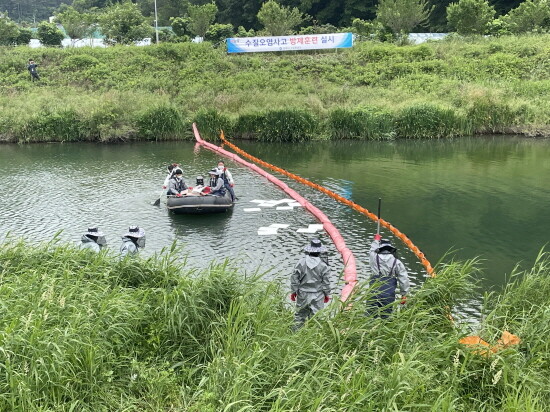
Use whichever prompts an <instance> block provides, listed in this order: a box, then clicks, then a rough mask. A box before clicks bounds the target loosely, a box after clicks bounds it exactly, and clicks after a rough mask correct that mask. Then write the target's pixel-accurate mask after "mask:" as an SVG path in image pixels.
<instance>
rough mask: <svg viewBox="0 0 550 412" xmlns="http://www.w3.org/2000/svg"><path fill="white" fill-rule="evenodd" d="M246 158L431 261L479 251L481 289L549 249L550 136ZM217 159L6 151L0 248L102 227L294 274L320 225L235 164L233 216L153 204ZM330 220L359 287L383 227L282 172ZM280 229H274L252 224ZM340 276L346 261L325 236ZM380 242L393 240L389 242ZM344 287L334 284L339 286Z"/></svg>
mask: <svg viewBox="0 0 550 412" xmlns="http://www.w3.org/2000/svg"><path fill="white" fill-rule="evenodd" d="M237 144H238V145H239V146H240V147H241V148H243V149H244V150H246V151H248V152H249V153H251V154H253V155H255V156H257V157H260V158H262V159H264V160H266V161H268V162H270V163H273V164H276V165H278V166H281V167H283V168H285V169H287V170H289V171H291V172H293V173H296V174H298V175H300V176H303V177H306V178H308V179H310V180H312V181H313V182H315V183H318V184H320V185H323V186H325V187H327V188H329V189H331V190H333V191H335V192H337V193H339V194H341V195H343V196H345V197H347V198H349V199H352V200H353V201H354V202H356V203H359V204H360V205H362V206H364V207H366V208H368V209H370V210H371V211H373V212H376V208H377V203H378V198H379V197H381V198H382V217H383V218H384V219H386V220H388V221H389V222H391V223H392V224H393V225H394V226H396V227H397V228H399V229H400V230H401V231H402V232H403V233H405V234H406V235H407V236H409V238H411V240H412V241H413V242H414V243H415V244H416V245H417V246H418V247H419V248H420V249H421V250H422V251H423V252H424V253H425V254H426V256H427V257H428V259H429V260H430V261H431V262H432V264H435V263H437V261H438V260H439V259H441V258H442V257H443V256H444V255H445V254H447V253H449V252H450V251H451V254H450V255H449V254H448V255H447V257H445V260H449V259H451V257H456V258H460V259H466V258H472V257H475V256H479V257H480V258H481V259H482V260H481V265H482V267H483V280H482V284H483V285H484V287H485V288H486V289H490V288H493V287H499V286H501V285H503V284H504V283H505V282H506V280H507V277H508V275H509V274H510V272H511V271H512V270H513V268H514V266H515V265H516V264H518V263H519V264H520V266H521V267H524V268H528V267H530V266H532V263H533V262H534V260H535V258H536V256H537V254H538V252H539V251H540V249H541V248H542V247H543V246H544V245H545V244H546V243H547V242H548V241H549V240H550V235H549V230H550V213H549V205H550V140H536V139H527V138H519V137H475V138H461V139H455V140H441V141H427V140H424V141H405V140H400V141H394V142H362V141H361V142H359V141H341V142H314V143H303V144H292V145H291V144H261V143H257V142H248V141H247V142H237ZM217 160H218V157H217V156H216V155H214V154H213V153H211V152H209V151H206V150H204V149H198V148H196V147H195V145H194V144H193V143H190V142H163V143H126V144H120V145H98V144H87V143H77V144H32V145H1V146H0V190H1V191H2V193H3V195H2V197H1V198H0V239H2V238H4V236H5V235H6V234H7V233H9V234H10V236H12V237H14V236H15V237H24V238H26V239H28V240H30V241H31V242H38V241H47V240H50V239H51V238H52V237H53V236H54V235H55V234H56V233H57V232H58V231H60V230H62V232H61V233H60V234H59V235H58V236H59V238H60V239H61V240H62V241H67V242H71V243H73V244H76V243H77V242H78V241H79V239H80V236H81V234H82V233H83V232H84V231H85V230H86V228H87V227H88V226H91V225H97V226H99V227H100V229H102V230H103V231H104V232H105V233H106V235H107V240H108V243H109V247H110V248H111V249H112V250H113V251H114V252H116V251H117V250H118V247H119V244H120V236H121V235H122V234H123V233H124V232H125V230H126V229H127V227H128V226H129V225H133V224H137V225H139V226H141V227H143V228H144V229H145V231H146V234H147V245H146V248H145V249H144V251H143V252H144V255H145V256H148V255H151V254H153V253H156V252H160V251H162V249H163V248H169V247H170V246H171V245H172V242H173V241H177V245H178V249H177V253H179V254H180V255H181V256H182V257H185V258H187V261H188V264H189V265H191V266H193V267H197V268H201V267H205V266H206V265H208V264H209V262H210V261H211V260H212V259H216V260H219V261H222V260H223V259H225V258H231V262H233V263H232V264H234V265H236V266H238V267H239V268H241V269H242V270H244V272H245V273H246V274H247V275H248V274H253V273H256V272H258V271H259V272H260V273H264V274H265V276H266V277H281V278H287V277H288V274H289V273H290V271H291V269H292V267H293V265H294V263H295V262H296V260H297V259H298V257H299V256H300V253H301V249H302V248H303V247H304V246H305V244H307V243H308V241H309V239H310V238H311V237H312V236H314V235H312V234H305V233H299V232H297V229H299V228H305V227H307V226H308V225H309V224H315V223H317V222H316V221H315V219H314V218H313V217H312V216H311V215H309V214H308V213H307V212H306V211H305V210H303V208H293V209H292V210H277V209H276V207H261V209H262V210H261V211H259V212H249V211H245V209H248V208H253V207H256V204H255V203H253V202H251V201H252V200H280V199H283V198H287V197H288V196H286V195H285V194H284V193H283V192H281V191H280V190H279V189H277V188H276V187H274V186H273V185H272V184H271V183H269V182H268V181H267V180H265V179H264V178H262V177H259V176H258V175H256V174H254V173H252V172H251V171H249V170H248V169H246V168H244V167H242V166H240V165H237V164H234V163H232V162H229V161H228V162H227V164H228V166H229V168H230V170H231V171H232V173H233V175H234V178H235V180H236V187H235V189H236V192H237V196H238V197H239V201H238V203H237V204H236V206H235V209H234V211H232V212H230V213H227V214H220V215H210V216H176V215H173V214H170V213H168V211H167V210H166V209H165V208H164V207H163V206H161V207H155V206H152V205H151V203H152V202H153V201H154V200H155V199H156V198H158V195H159V193H160V190H161V184H162V181H163V179H164V177H165V168H166V165H167V164H169V163H171V162H178V163H181V164H182V168H183V171H184V177H185V178H186V180H187V182H188V183H192V182H194V180H195V176H196V175H198V174H202V175H204V176H206V175H207V171H208V170H209V169H210V168H212V167H213V166H214V165H215V164H216V162H217ZM282 180H284V181H286V182H287V183H289V184H290V185H291V186H292V187H293V188H295V189H296V190H298V192H300V193H301V194H302V195H303V196H304V197H306V198H307V199H309V200H311V201H312V203H313V204H315V205H316V206H317V207H319V208H320V209H321V210H322V211H324V212H325V213H326V214H327V215H328V216H329V218H331V220H332V221H333V223H334V224H335V225H336V227H337V228H338V229H339V230H340V232H341V234H342V235H343V237H344V239H345V241H346V243H347V245H348V247H349V248H350V249H351V250H352V251H353V252H354V254H355V256H356V259H357V262H358V270H359V276H360V279H364V278H366V276H368V268H367V267H366V259H367V253H368V248H369V245H370V241H371V237H372V235H373V233H374V232H375V230H376V224H375V223H374V222H372V221H370V220H369V219H368V218H367V217H365V216H363V215H361V214H359V213H358V212H355V211H353V210H350V209H349V208H348V207H346V206H344V205H342V204H339V203H338V202H336V201H335V200H333V199H330V198H328V197H327V196H326V195H323V194H321V193H319V192H316V191H315V190H313V189H310V188H308V187H304V186H301V185H298V184H297V183H294V182H291V181H289V180H288V179H287V178H284V177H282ZM271 224H286V225H289V226H288V227H286V228H281V229H278V231H277V234H274V235H268V236H262V235H258V228H259V227H264V226H269V225H271ZM318 235H319V236H320V237H321V239H322V240H323V241H325V243H327V244H328V246H329V250H330V255H331V256H330V260H331V265H332V267H333V268H334V269H335V274H336V273H338V272H340V271H341V269H342V264H341V262H340V260H339V255H338V253H337V252H336V250H335V248H334V246H333V245H332V244H331V243H330V239H329V238H328V236H327V235H326V234H324V233H319V234H318ZM385 235H386V237H390V238H391V237H392V236H390V235H389V234H388V233H385ZM395 243H396V245H397V246H398V248H399V255H400V257H401V258H402V260H403V261H404V262H405V264H406V266H407V268H408V269H409V271H410V272H411V275H412V278H413V283H416V284H418V283H419V282H421V280H422V277H423V276H424V273H423V268H422V266H421V265H420V264H419V263H418V262H417V260H416V258H415V256H414V255H413V254H412V253H411V252H410V251H408V250H406V248H405V247H404V245H403V244H401V243H400V242H399V241H396V242H395ZM334 281H336V278H335V279H334Z"/></svg>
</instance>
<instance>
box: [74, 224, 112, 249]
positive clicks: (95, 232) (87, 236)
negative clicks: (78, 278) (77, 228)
mask: <svg viewBox="0 0 550 412" xmlns="http://www.w3.org/2000/svg"><path fill="white" fill-rule="evenodd" d="M106 244H107V241H106V240H105V235H104V234H103V232H101V231H100V230H99V229H98V228H97V227H89V228H88V231H87V232H86V233H84V234H83V235H82V239H81V243H80V249H86V250H91V251H93V252H96V253H99V252H100V250H101V249H102V248H103V246H105V245H106Z"/></svg>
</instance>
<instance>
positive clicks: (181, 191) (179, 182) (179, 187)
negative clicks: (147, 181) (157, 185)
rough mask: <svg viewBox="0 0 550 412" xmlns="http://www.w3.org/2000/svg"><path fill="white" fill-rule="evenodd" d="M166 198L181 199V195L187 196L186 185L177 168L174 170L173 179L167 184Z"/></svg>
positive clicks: (180, 171)
mask: <svg viewBox="0 0 550 412" xmlns="http://www.w3.org/2000/svg"><path fill="white" fill-rule="evenodd" d="M166 194H167V195H168V196H177V197H181V196H182V195H186V194H187V185H186V184H185V181H184V180H183V171H182V170H181V169H180V168H179V167H177V168H176V169H175V170H174V177H172V179H170V183H169V184H168V191H167V192H166Z"/></svg>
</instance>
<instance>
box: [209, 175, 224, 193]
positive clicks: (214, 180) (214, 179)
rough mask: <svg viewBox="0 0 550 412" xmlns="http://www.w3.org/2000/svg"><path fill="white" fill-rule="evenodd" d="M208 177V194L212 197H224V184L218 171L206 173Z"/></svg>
mask: <svg viewBox="0 0 550 412" xmlns="http://www.w3.org/2000/svg"><path fill="white" fill-rule="evenodd" d="M208 174H209V175H210V194H211V195H214V196H225V187H224V186H225V184H224V182H223V179H222V178H221V176H220V175H221V173H220V171H219V170H218V169H212V170H211V171H209V172H208Z"/></svg>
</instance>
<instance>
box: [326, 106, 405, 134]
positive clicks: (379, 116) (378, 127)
mask: <svg viewBox="0 0 550 412" xmlns="http://www.w3.org/2000/svg"><path fill="white" fill-rule="evenodd" d="M327 132H328V134H329V137H331V138H333V139H372V140H380V139H391V138H393V137H394V136H395V124H394V118H393V116H392V115H391V114H390V113H388V112H384V111H380V110H377V109H368V108H367V109H363V110H354V111H349V110H344V109H336V110H333V111H332V112H331V113H330V115H329V119H328V121H327Z"/></svg>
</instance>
